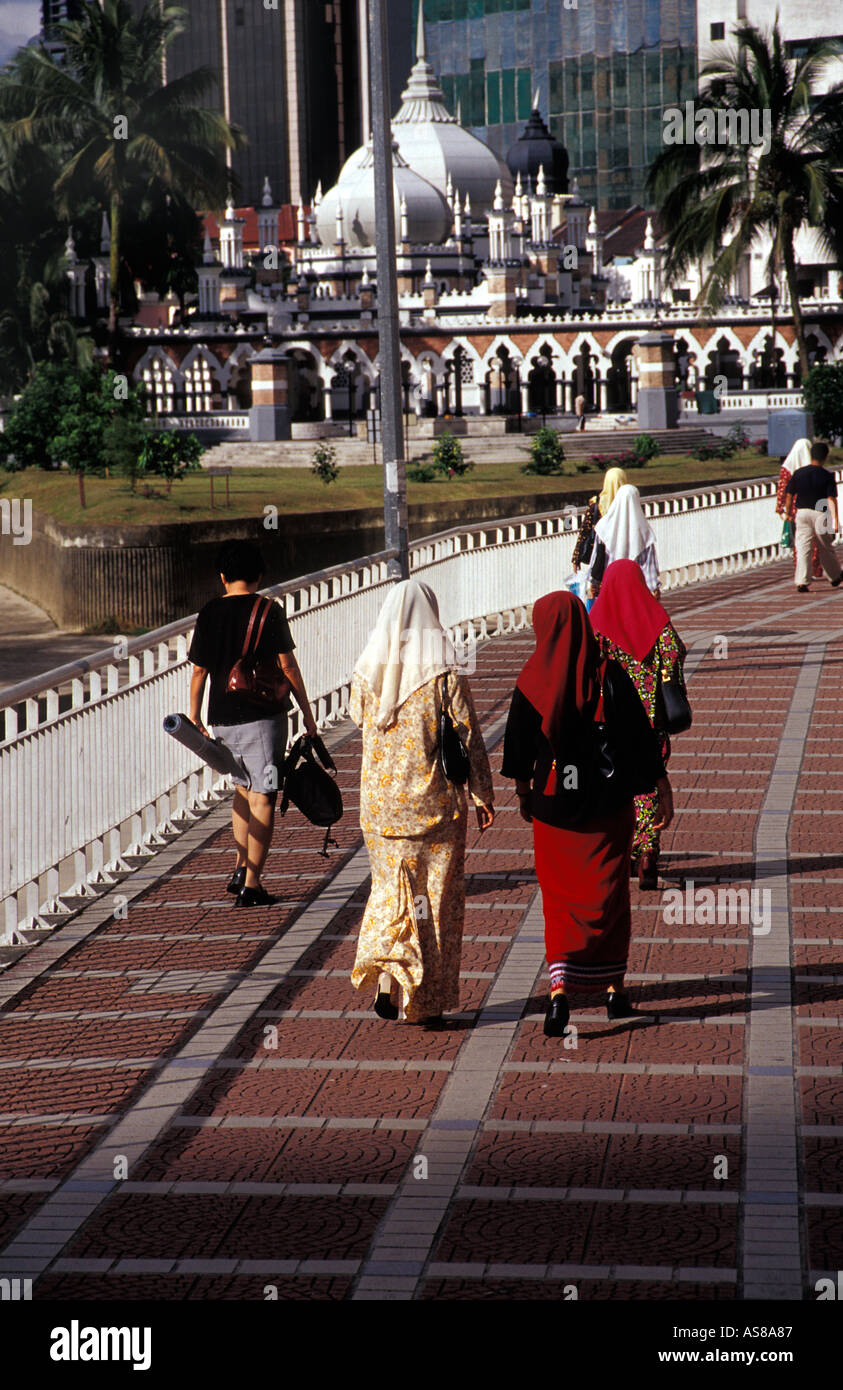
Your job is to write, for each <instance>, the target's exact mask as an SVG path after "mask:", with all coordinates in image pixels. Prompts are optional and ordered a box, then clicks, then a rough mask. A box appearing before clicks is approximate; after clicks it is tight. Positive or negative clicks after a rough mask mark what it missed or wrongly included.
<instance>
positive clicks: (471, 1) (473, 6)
mask: <svg viewBox="0 0 843 1390" xmlns="http://www.w3.org/2000/svg"><path fill="white" fill-rule="evenodd" d="M484 13H485V9H484V6H483V0H468V17H469V19H480V18H481V16H482V15H483V14H484Z"/></svg>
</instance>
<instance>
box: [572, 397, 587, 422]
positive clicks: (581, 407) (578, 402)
mask: <svg viewBox="0 0 843 1390" xmlns="http://www.w3.org/2000/svg"><path fill="white" fill-rule="evenodd" d="M574 414H575V415H576V417H577V429H578V430H584V429H585V396H582V395H580V396H577V398H576V399H575V401H574Z"/></svg>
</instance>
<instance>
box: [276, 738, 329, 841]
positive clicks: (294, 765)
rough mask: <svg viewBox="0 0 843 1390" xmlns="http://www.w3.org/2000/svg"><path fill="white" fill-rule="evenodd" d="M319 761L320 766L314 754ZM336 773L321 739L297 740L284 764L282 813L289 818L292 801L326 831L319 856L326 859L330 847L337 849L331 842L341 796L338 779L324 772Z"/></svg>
mask: <svg viewBox="0 0 843 1390" xmlns="http://www.w3.org/2000/svg"><path fill="white" fill-rule="evenodd" d="M314 752H316V753H317V754H318V757H319V762H321V764H322V766H321V767H320V766H319V763H317V761H316V759H315V758H314V756H313V754H314ZM325 768H330V770H331V771H332V772H334V773H336V770H337V767H336V763H335V762H334V760H333V758H332V757H331V755H330V753H329V752H328V750H327V748H326V747H325V745H324V743H323V742H322V740H321V738H319V737H316V738H308V737H307V736H306V735H305V734H302V736H301V737H300V738H297V739H296V741H295V743H294V744H293V746H292V748H291V749H290V751H289V753H288V754H287V757H286V758H285V760H284V770H283V774H282V775H283V782H284V795H283V797H282V799H281V812H280V814H281V815H282V816H283V815H285V814H286V811H287V807H288V806H289V804H290V802H291V801H292V803H293V805H294V806H297V807H298V809H299V810H300V811H301V813H302V815H303V816H304V817H305V818H306V819H307V820H309V821H310V823H311V825H319V826H324V827H325V839H324V841H323V844H322V849H321V850H320V851H319V852H320V854H322V855H324V856H325V857H327V854H328V846H329V845H334V846H335V847H336V844H337V842H336V840H334V839H332V838H331V826H332V825H335V824H336V822H337V821H338V820H341V819H342V814H343V804H342V792H341V791H340V789H339V786H338V784H337V782H336V779H335V777H329V776H328V773H327V772H326V771H325V770H324V769H325Z"/></svg>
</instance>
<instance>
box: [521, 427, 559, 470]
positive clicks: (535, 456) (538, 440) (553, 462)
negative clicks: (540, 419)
mask: <svg viewBox="0 0 843 1390" xmlns="http://www.w3.org/2000/svg"><path fill="white" fill-rule="evenodd" d="M564 459H565V450H564V448H563V447H562V440H561V438H560V436H559V433H558V431H557V430H552V429H550V428H549V427H548V426H547V425H543V426H542V428H541V429H540V430H537V431H536V433H535V434H534V435H533V438H532V441H531V443H530V462H529V463H525V464H524V467H523V468H522V469H521V472H522V473H537V474H539V475H541V476H543V477H548V476H549V475H551V474H553V473H561V472H562V471H563V469H562V464H563V462H564Z"/></svg>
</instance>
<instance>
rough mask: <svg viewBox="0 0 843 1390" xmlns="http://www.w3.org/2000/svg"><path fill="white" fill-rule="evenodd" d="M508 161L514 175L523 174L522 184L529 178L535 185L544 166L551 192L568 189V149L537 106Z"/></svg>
mask: <svg viewBox="0 0 843 1390" xmlns="http://www.w3.org/2000/svg"><path fill="white" fill-rule="evenodd" d="M506 162H507V164H508V165H509V169H510V172H511V174H512V177H513V178H517V177H518V175H519V174H520V175H521V182H522V184H526V182H527V179H528V178H530V179H532V182H533V187H534V188H535V185H536V179H537V178H538V176H539V169H541V168H543V169H544V179H545V184H546V185H547V191H548V193H567V192H568V151H567V150H566V149H565V146H564V145H563V144H562V142H561V140H557V139H556V137H555V136H554V135H551V133H550V131H549V130H548V128H547V126H546V125H545V123H544V121H543V120H542V118H541V112H540V111H539V109H538V107H534V108H533V111H532V113H531V115H530V119H529V121H528V122H527V124H526V126H525V127H524V133H523V135H521V136H519V138H518V139H517V140H516V141H515V144H514V145H512V146H511V148H510V151H509V154H508V155H507V156H506Z"/></svg>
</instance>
